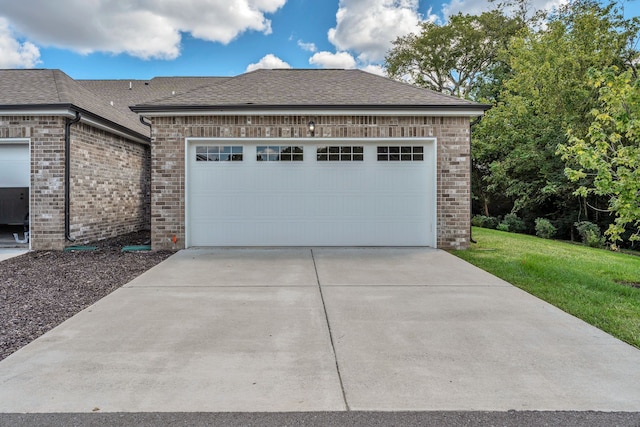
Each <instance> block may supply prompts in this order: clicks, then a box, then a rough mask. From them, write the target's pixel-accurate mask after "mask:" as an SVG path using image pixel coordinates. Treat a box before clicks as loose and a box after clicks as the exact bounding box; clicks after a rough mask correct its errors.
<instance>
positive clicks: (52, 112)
mask: <svg viewBox="0 0 640 427" xmlns="http://www.w3.org/2000/svg"><path fill="white" fill-rule="evenodd" d="M2 116H59V117H68V118H70V119H73V118H74V117H75V116H76V113H75V111H73V110H70V109H68V108H63V109H53V108H52V109H42V110H30V109H25V110H1V111H0V117H2Z"/></svg>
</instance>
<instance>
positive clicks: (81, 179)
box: [0, 116, 150, 250]
mask: <svg viewBox="0 0 640 427" xmlns="http://www.w3.org/2000/svg"><path fill="white" fill-rule="evenodd" d="M64 125H65V119H64V118H63V117H58V116H48V117H47V116H11V117H6V116H5V117H0V138H28V139H30V142H31V192H30V222H31V224H30V225H31V228H30V232H31V248H32V249H34V250H49V249H54V250H60V249H63V248H64V247H65V246H67V245H69V244H71V243H70V242H67V241H66V240H65V235H64V156H65V152H64ZM71 151H72V166H71V221H70V226H71V236H72V237H75V238H76V239H77V243H86V242H88V241H93V240H100V239H105V238H108V237H113V236H116V235H119V234H123V233H127V232H132V231H138V230H141V229H144V228H148V227H149V212H148V208H145V198H146V201H147V202H148V191H149V190H148V187H149V176H148V172H147V171H148V167H149V163H150V159H149V156H150V151H149V147H146V146H143V145H140V144H137V143H133V142H128V141H126V140H125V139H124V138H122V137H119V136H115V135H112V134H109V133H107V132H104V131H101V130H98V129H95V128H92V127H90V126H87V125H85V124H74V125H72V127H71Z"/></svg>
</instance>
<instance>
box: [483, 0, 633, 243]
mask: <svg viewBox="0 0 640 427" xmlns="http://www.w3.org/2000/svg"><path fill="white" fill-rule="evenodd" d="M636 35H637V26H636V23H635V21H634V20H625V19H624V18H623V17H622V16H621V15H620V14H619V13H618V11H617V10H616V9H615V7H614V6H613V5H609V6H602V5H600V4H598V3H596V2H593V1H590V0H585V1H576V2H573V3H571V4H569V5H568V6H566V7H565V8H563V9H561V10H560V11H559V12H558V13H556V14H555V15H553V16H551V17H550V18H549V19H548V21H547V25H546V26H544V27H540V28H539V29H533V28H527V29H525V30H523V31H522V32H521V33H520V34H519V35H518V36H517V37H514V38H513V39H512V41H511V43H510V44H509V46H508V49H506V50H505V51H503V52H502V55H504V59H503V60H504V62H505V63H507V64H508V66H509V68H510V70H511V71H510V75H509V76H508V77H507V78H506V79H505V81H504V83H503V88H502V91H501V93H500V95H499V97H498V102H497V103H496V104H495V107H494V108H492V109H491V110H489V111H488V112H487V114H486V115H485V117H484V118H483V119H482V121H481V122H480V124H479V125H478V126H476V127H475V129H474V134H473V140H474V144H473V156H474V162H475V165H476V173H477V174H478V175H479V174H482V175H483V176H482V179H483V182H484V183H485V188H486V192H487V197H488V198H489V201H490V199H491V197H492V195H500V196H502V195H506V196H507V197H509V198H511V200H512V202H513V209H512V211H513V212H521V213H522V215H521V216H524V217H525V218H527V217H528V218H530V219H531V221H530V222H531V223H532V222H533V219H534V218H536V217H543V216H553V217H555V218H557V219H561V220H562V221H564V224H572V223H573V222H574V221H575V220H576V219H577V218H571V216H572V215H573V216H575V215H576V214H577V212H579V211H580V206H581V201H580V200H579V199H578V198H577V197H576V196H575V195H574V192H575V190H576V188H577V186H578V185H577V184H575V183H573V182H572V181H570V180H568V179H567V177H566V175H565V174H564V169H565V167H566V166H567V165H565V162H564V161H563V160H562V158H561V157H560V156H559V155H557V153H556V150H557V147H558V145H559V144H564V143H566V142H567V129H569V128H571V129H573V131H574V135H576V136H584V135H585V134H586V133H587V131H588V128H589V123H590V122H591V121H592V116H591V115H590V111H591V110H592V108H593V107H594V106H595V105H596V98H597V97H596V92H595V90H594V88H593V87H592V86H590V85H589V84H588V81H587V80H588V78H587V75H588V72H589V70H590V69H591V68H596V69H603V68H606V67H610V66H612V65H617V66H620V67H626V66H627V64H629V62H630V59H632V58H634V55H635V51H634V49H633V41H634V40H635V36H636ZM567 161H570V159H569V158H567ZM592 196H593V197H597V193H593V195H592ZM591 204H592V205H595V204H597V203H596V202H595V201H592V203H591ZM565 232H566V230H565Z"/></svg>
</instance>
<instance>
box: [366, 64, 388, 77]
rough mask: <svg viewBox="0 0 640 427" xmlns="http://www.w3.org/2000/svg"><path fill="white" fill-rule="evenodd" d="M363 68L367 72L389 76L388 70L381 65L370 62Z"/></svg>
mask: <svg viewBox="0 0 640 427" xmlns="http://www.w3.org/2000/svg"><path fill="white" fill-rule="evenodd" d="M361 70H362V71H366V72H367V73H371V74H376V75H378V76H382V77H387V72H386V71H385V69H384V68H383V67H382V66H381V65H372V64H369V65H367V66H365V67H362V68H361Z"/></svg>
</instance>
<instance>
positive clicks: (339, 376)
mask: <svg viewBox="0 0 640 427" xmlns="http://www.w3.org/2000/svg"><path fill="white" fill-rule="evenodd" d="M309 251H310V252H311V260H312V261H313V269H314V271H315V273H316V281H317V282H318V291H319V292H320V300H321V301H322V309H323V310H324V318H325V320H326V322H327V329H328V330H329V340H330V341H331V349H332V350H333V357H334V360H335V362H336V372H337V374H338V380H340V391H341V392H342V400H343V401H344V406H345V409H346V410H347V411H350V410H351V409H350V408H349V402H348V401H347V394H346V392H345V389H344V382H343V381H342V374H341V373H340V364H339V363H338V353H337V352H336V345H335V343H334V341H333V332H332V331H331V323H329V314H328V313H327V305H326V304H325V301H324V294H323V293H322V285H321V284H320V276H319V275H318V266H317V265H316V258H315V256H314V254H313V249H309Z"/></svg>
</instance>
